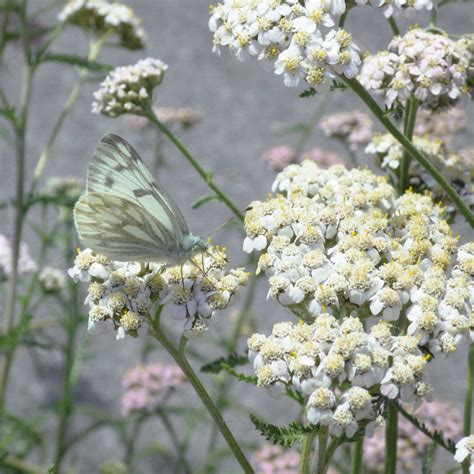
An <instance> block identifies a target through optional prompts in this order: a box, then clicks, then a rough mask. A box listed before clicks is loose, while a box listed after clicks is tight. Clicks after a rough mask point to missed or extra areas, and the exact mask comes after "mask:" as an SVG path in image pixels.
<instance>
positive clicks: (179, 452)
mask: <svg viewBox="0 0 474 474" xmlns="http://www.w3.org/2000/svg"><path fill="white" fill-rule="evenodd" d="M158 417H159V418H160V420H161V422H162V423H163V425H164V427H165V428H166V431H167V432H168V435H169V437H170V439H171V442H172V444H173V447H174V450H175V451H176V456H177V458H178V464H180V465H181V468H182V471H181V472H182V473H183V474H191V473H192V472H193V471H192V469H191V466H190V465H189V463H188V461H187V460H186V457H185V456H184V453H183V449H182V446H181V443H180V441H179V438H178V435H177V433H176V430H175V429H174V426H173V425H172V423H171V421H170V419H169V417H168V415H167V414H166V408H165V409H163V410H160V411H158Z"/></svg>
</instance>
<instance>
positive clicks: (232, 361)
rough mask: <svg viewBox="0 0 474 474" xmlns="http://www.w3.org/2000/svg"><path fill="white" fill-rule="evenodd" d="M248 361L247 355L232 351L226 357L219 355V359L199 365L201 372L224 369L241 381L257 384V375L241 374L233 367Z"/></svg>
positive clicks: (213, 371) (215, 372)
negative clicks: (232, 352)
mask: <svg viewBox="0 0 474 474" xmlns="http://www.w3.org/2000/svg"><path fill="white" fill-rule="evenodd" d="M248 362H249V359H248V357H247V356H241V355H238V354H236V353H234V354H230V355H229V356H228V357H220V358H219V359H216V360H214V361H212V362H209V364H206V365H203V366H202V367H201V372H206V373H209V374H219V373H220V372H222V371H224V372H227V373H228V374H230V375H232V376H233V377H235V378H236V379H238V380H240V381H241V382H245V383H250V384H252V385H257V377H255V376H250V375H245V374H242V373H240V372H237V371H236V370H235V369H234V367H238V366H241V365H246V364H248Z"/></svg>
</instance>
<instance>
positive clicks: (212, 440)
mask: <svg viewBox="0 0 474 474" xmlns="http://www.w3.org/2000/svg"><path fill="white" fill-rule="evenodd" d="M249 260H250V262H249V263H250V264H252V263H253V261H254V257H253V256H250V258H249ZM257 280H258V278H257V277H256V276H254V277H253V278H252V279H251V280H250V283H249V288H248V291H247V295H246V297H245V300H244V303H243V305H242V308H241V309H240V311H239V314H238V316H237V319H236V321H235V324H234V327H233V330H232V334H231V336H230V340H229V342H228V343H227V351H228V353H229V354H232V353H234V352H235V350H236V347H237V342H238V340H239V335H240V331H241V329H242V326H243V325H244V323H245V321H246V319H247V317H248V315H249V313H250V308H251V306H252V303H253V300H254V297H255V291H256V288H257ZM231 385H232V379H231V378H230V377H225V378H224V379H221V380H220V383H219V385H218V395H217V401H216V406H217V408H218V410H222V409H223V408H224V405H225V403H226V396H227V393H228V390H229V388H230V386H231ZM216 437H217V425H214V426H213V427H212V431H211V435H210V436H209V445H208V449H207V452H208V454H209V453H210V452H211V451H212V450H213V449H214V447H215V444H216Z"/></svg>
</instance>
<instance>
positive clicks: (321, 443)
mask: <svg viewBox="0 0 474 474" xmlns="http://www.w3.org/2000/svg"><path fill="white" fill-rule="evenodd" d="M328 438H329V428H327V427H324V428H322V429H321V431H320V433H319V435H318V443H317V447H316V450H315V452H314V462H313V474H326V471H327V467H328V463H327V459H326V448H327V444H328Z"/></svg>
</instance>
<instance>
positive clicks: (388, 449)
mask: <svg viewBox="0 0 474 474" xmlns="http://www.w3.org/2000/svg"><path fill="white" fill-rule="evenodd" d="M387 405H388V406H387V409H388V417H387V424H386V427H385V471H384V472H385V474H397V441H398V410H397V406H396V402H393V401H391V400H389V401H388V402H387Z"/></svg>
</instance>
